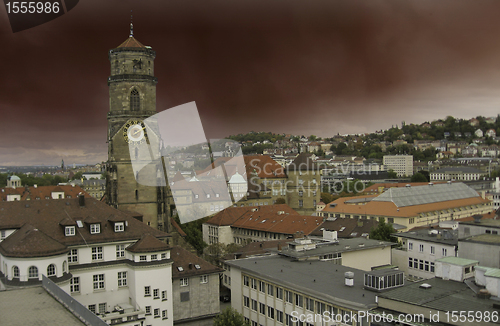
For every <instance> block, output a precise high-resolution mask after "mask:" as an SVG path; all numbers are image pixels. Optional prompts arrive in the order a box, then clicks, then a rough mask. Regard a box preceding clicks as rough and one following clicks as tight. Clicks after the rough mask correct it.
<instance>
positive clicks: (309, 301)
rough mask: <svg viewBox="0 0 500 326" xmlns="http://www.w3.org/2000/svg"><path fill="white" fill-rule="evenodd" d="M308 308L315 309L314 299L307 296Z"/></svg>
mask: <svg viewBox="0 0 500 326" xmlns="http://www.w3.org/2000/svg"><path fill="white" fill-rule="evenodd" d="M306 309H307V310H309V311H314V300H313V299H310V298H306Z"/></svg>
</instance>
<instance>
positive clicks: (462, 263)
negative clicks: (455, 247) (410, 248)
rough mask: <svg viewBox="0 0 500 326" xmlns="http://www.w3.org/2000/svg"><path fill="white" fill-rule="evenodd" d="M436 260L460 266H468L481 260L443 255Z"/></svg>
mask: <svg viewBox="0 0 500 326" xmlns="http://www.w3.org/2000/svg"><path fill="white" fill-rule="evenodd" d="M436 261H439V262H442V263H448V264H452V265H458V266H468V265H474V264H478V263H479V261H477V260H473V259H466V258H460V257H443V258H439V259H436Z"/></svg>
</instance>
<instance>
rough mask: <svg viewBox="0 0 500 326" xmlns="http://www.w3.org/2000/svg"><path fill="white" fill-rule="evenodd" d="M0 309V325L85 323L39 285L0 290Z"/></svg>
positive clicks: (70, 325) (66, 325)
mask: <svg viewBox="0 0 500 326" xmlns="http://www.w3.org/2000/svg"><path fill="white" fill-rule="evenodd" d="M0 311H2V317H1V320H2V325H9V326H25V325H51V326H81V325H85V323H84V322H82V321H80V319H78V318H77V317H75V316H74V315H73V314H72V313H71V312H70V311H68V310H67V309H66V308H65V307H64V306H63V305H62V304H60V303H59V302H58V301H57V300H56V299H54V298H53V297H52V296H51V295H50V294H48V293H47V292H46V291H45V289H43V288H42V287H41V286H38V287H29V288H22V289H15V290H9V291H0ZM7 312H8V313H7Z"/></svg>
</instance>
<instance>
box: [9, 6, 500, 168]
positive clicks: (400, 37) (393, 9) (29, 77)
mask: <svg viewBox="0 0 500 326" xmlns="http://www.w3.org/2000/svg"><path fill="white" fill-rule="evenodd" d="M131 9H133V13H134V30H135V37H136V38H137V39H138V40H139V41H140V42H142V43H143V44H145V45H150V46H152V47H153V49H154V50H155V51H156V53H157V57H156V60H155V74H156V76H157V77H158V80H159V83H158V86H157V110H158V111H162V110H165V109H168V108H170V107H173V106H176V105H180V104H183V103H186V102H191V101H196V103H197V106H198V110H199V112H200V115H201V118H202V122H203V123H204V127H205V132H206V134H207V136H208V137H209V138H210V137H212V138H215V137H224V136H227V135H230V134H237V133H243V132H248V131H251V130H255V131H273V132H280V133H281V132H285V133H292V134H305V135H309V134H315V135H320V136H332V135H334V134H337V133H342V134H343V133H363V132H373V131H375V130H379V129H385V128H389V127H391V126H392V125H396V124H400V123H401V121H402V120H404V121H406V122H414V123H421V122H424V121H426V120H429V121H430V120H433V119H438V118H444V117H446V116H447V115H453V116H455V117H461V118H470V117H473V116H476V115H484V116H496V115H497V114H498V113H500V112H499V110H498V108H499V107H500V92H499V89H500V19H498V13H499V12H500V1H498V0H491V1H484V0H473V1H464V0H460V1H457V0H452V1H446V0H440V1H435V0H432V1H426V0H416V1H401V0H395V1H377V0H370V1H356V0H345V1H337V0H326V1H317V0H313V1H295V0H273V1H268V0H264V1H261V0H252V1H230V0H224V1H211V0H207V1H191V0H187V1H186V0H174V1H165V0H130V1H126V0H106V1H103V0H83V1H80V3H79V4H78V5H77V6H76V7H75V8H74V9H73V10H71V11H70V12H69V13H67V14H65V15H63V16H62V17H60V18H58V19H56V20H53V21H51V22H49V23H46V24H44V25H41V26H38V27H35V28H32V29H30V30H26V31H22V32H18V33H15V34H14V33H12V31H11V29H10V26H9V24H8V21H7V15H6V12H5V9H4V8H3V7H2V8H0V62H1V68H0V110H1V114H2V125H3V134H4V135H5V136H6V137H3V141H2V142H1V144H0V165H10V164H16V165H31V164H42V163H44V164H59V162H60V161H61V159H62V158H63V159H64V160H65V162H66V163H70V164H71V163H73V162H76V163H96V162H99V161H102V160H105V159H106V143H105V142H106V127H107V121H106V113H107V111H108V87H107V83H106V80H107V77H108V75H109V61H108V58H107V51H108V50H109V49H111V48H114V47H116V46H118V45H119V44H120V43H122V42H123V41H124V40H125V39H126V38H127V36H128V28H129V22H130V10H131Z"/></svg>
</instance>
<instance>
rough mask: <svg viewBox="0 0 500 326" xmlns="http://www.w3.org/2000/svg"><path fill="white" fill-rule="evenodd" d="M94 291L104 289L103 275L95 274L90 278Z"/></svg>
mask: <svg viewBox="0 0 500 326" xmlns="http://www.w3.org/2000/svg"><path fill="white" fill-rule="evenodd" d="M92 280H93V283H94V290H102V289H104V274H96V275H93V276H92Z"/></svg>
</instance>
